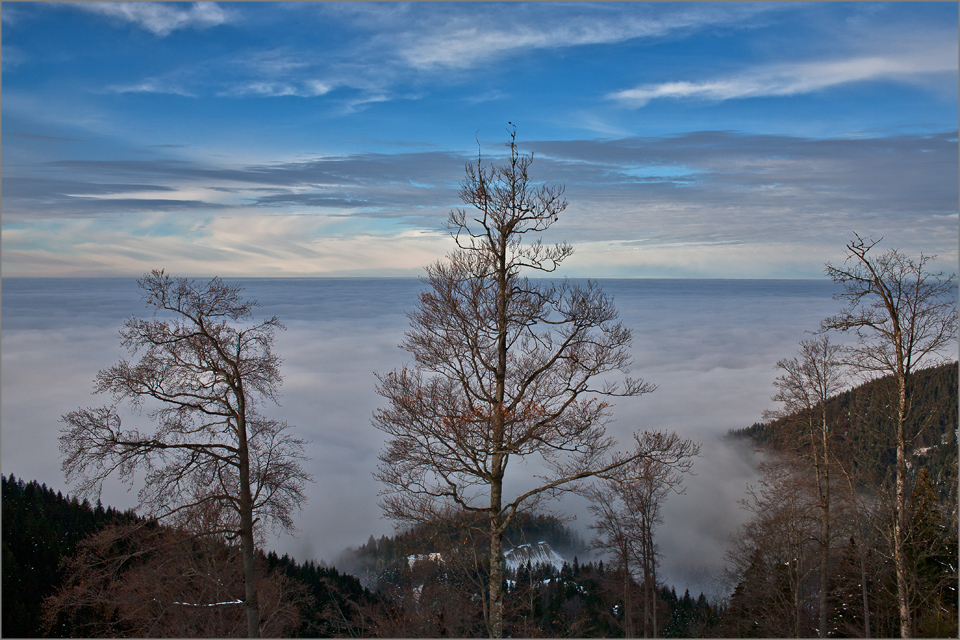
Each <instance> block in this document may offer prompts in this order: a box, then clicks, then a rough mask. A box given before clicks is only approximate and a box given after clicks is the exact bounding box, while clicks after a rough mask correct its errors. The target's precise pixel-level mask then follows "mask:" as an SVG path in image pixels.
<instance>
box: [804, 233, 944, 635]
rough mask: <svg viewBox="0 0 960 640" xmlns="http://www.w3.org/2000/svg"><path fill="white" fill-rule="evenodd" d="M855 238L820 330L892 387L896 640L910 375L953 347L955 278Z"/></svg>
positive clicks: (904, 614) (903, 609)
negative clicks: (846, 341) (847, 339)
mask: <svg viewBox="0 0 960 640" xmlns="http://www.w3.org/2000/svg"><path fill="white" fill-rule="evenodd" d="M854 235H855V240H853V241H851V242H849V243H847V245H846V248H847V259H846V261H845V262H844V264H843V266H840V267H835V266H833V265H831V264H829V263H828V264H827V275H828V276H830V277H831V278H832V279H833V280H834V281H835V282H837V283H840V284H842V285H843V292H842V293H839V294H837V297H838V298H839V299H841V300H846V301H847V306H846V307H845V308H844V309H843V310H842V311H841V312H840V313H839V314H837V315H835V316H831V317H829V318H827V319H825V320H824V321H823V322H822V323H821V328H822V329H823V330H830V329H833V330H839V331H853V332H854V333H855V334H856V336H857V342H856V344H854V345H851V346H849V347H847V348H845V350H844V351H845V356H846V360H847V361H848V363H849V364H850V365H851V366H853V367H855V368H856V369H857V370H859V371H861V372H863V373H864V374H866V375H868V376H882V375H891V376H892V377H893V380H894V385H895V387H896V398H895V401H894V402H893V403H892V407H891V409H892V413H893V416H892V417H893V419H894V425H895V426H894V429H895V432H896V433H895V442H896V449H897V463H896V487H895V493H896V495H895V504H894V506H895V512H894V518H893V559H894V565H895V567H896V574H897V601H898V607H899V613H900V634H901V637H903V638H909V637H911V636H912V635H913V625H912V623H911V619H910V594H909V576H908V569H907V561H906V557H905V546H904V545H905V541H906V539H907V534H908V531H907V529H908V527H909V510H908V508H907V503H908V500H909V498H910V487H909V486H908V477H907V449H908V447H910V446H912V442H913V439H914V437H915V436H916V434H915V433H910V432H909V428H908V427H909V424H910V420H911V418H912V412H913V404H912V391H913V375H914V371H915V370H916V369H917V368H918V367H919V366H920V364H921V363H924V364H925V365H926V366H929V365H931V364H933V362H931V360H937V359H942V358H943V356H945V354H946V352H947V350H948V349H949V348H950V347H952V346H953V345H954V344H955V341H956V339H957V292H956V287H955V282H956V276H955V275H945V274H944V273H942V272H940V273H931V272H929V271H928V270H927V264H928V263H929V262H930V260H932V259H933V258H934V257H935V256H925V255H923V254H922V253H921V254H920V257H919V258H917V259H914V258H911V257H909V256H907V255H905V254H903V253H901V252H900V251H898V250H897V249H890V250H888V251H886V252H885V253H882V254H880V255H876V254H871V253H870V252H871V250H872V249H873V248H874V247H875V246H876V245H877V243H878V242H879V241H874V240H872V239H864V238H861V237H860V236H859V235H856V234H854Z"/></svg>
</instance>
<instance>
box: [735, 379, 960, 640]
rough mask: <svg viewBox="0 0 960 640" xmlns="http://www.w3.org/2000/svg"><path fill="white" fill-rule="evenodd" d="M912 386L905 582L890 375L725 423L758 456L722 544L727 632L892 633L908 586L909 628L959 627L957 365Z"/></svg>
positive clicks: (943, 633) (932, 633)
mask: <svg viewBox="0 0 960 640" xmlns="http://www.w3.org/2000/svg"><path fill="white" fill-rule="evenodd" d="M911 382H912V385H911V387H910V389H909V401H910V402H911V403H912V404H911V412H910V414H909V415H910V416H911V419H910V420H909V421H908V423H907V425H906V433H908V434H909V443H908V444H909V446H908V447H907V448H906V451H905V453H906V455H907V459H906V470H907V479H906V480H907V482H906V489H907V493H906V499H905V500H904V509H905V512H904V516H903V532H904V534H903V542H902V543H901V544H902V547H901V549H902V551H901V553H902V559H903V561H904V564H905V566H906V571H905V575H904V578H903V580H902V582H901V579H900V576H898V575H897V571H896V568H895V564H894V558H895V543H894V540H893V537H892V535H891V526H890V523H891V522H893V521H894V520H895V515H894V514H895V513H896V500H897V496H896V485H895V476H896V472H895V468H894V467H895V463H896V455H897V454H896V443H895V441H894V434H895V429H894V427H893V419H894V416H895V415H896V411H895V410H891V407H896V406H897V404H896V396H895V385H894V381H893V380H892V379H891V378H890V377H885V378H880V379H877V380H873V381H871V382H868V383H866V384H862V385H860V386H857V387H856V388H853V389H850V390H848V391H845V392H843V393H840V394H838V395H836V396H834V397H831V398H829V399H828V400H827V401H826V402H818V403H816V406H813V407H812V408H810V409H807V410H804V411H800V412H794V413H792V414H789V415H782V416H780V417H779V418H778V419H776V420H772V421H769V422H766V423H758V424H754V425H753V426H752V427H749V428H747V429H743V430H739V431H734V432H731V435H732V436H733V437H738V438H748V439H750V440H751V441H752V442H753V443H755V444H756V445H758V446H759V447H760V448H761V450H762V451H765V452H766V454H767V455H766V457H765V461H764V462H763V463H762V464H761V465H760V472H761V477H760V480H759V481H758V482H757V484H756V485H754V486H751V487H749V488H748V495H747V497H746V498H745V499H744V501H743V504H744V508H746V509H747V510H748V511H749V512H750V513H751V516H752V517H751V519H750V521H749V522H747V523H746V524H745V525H743V526H742V527H741V528H740V530H739V531H738V533H737V536H736V538H735V540H734V546H733V548H732V549H731V550H730V552H729V553H728V561H729V579H730V584H731V586H732V587H733V593H732V595H731V597H730V601H729V604H728V607H727V610H726V612H725V615H724V619H723V622H722V625H721V626H722V630H721V632H722V633H723V634H724V635H728V636H738V637H776V636H785V635H792V636H797V637H803V636H818V635H819V636H821V637H827V636H836V637H891V636H898V635H899V633H900V629H901V622H902V619H903V615H902V609H901V608H900V600H898V594H901V593H906V594H907V598H906V607H907V611H908V615H909V620H911V621H912V624H913V626H914V629H915V633H916V635H917V636H918V637H956V636H957V579H958V576H957V560H958V539H957V464H958V462H957V453H958V449H957V402H958V400H957V363H952V364H948V365H944V366H939V367H935V368H930V369H926V370H921V371H918V372H917V373H916V375H915V377H914V378H913V379H912V381H911ZM823 625H826V626H825V627H824V626H823Z"/></svg>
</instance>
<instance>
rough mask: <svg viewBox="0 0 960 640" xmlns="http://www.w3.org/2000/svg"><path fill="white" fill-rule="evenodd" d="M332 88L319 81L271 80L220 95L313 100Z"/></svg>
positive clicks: (250, 83)
mask: <svg viewBox="0 0 960 640" xmlns="http://www.w3.org/2000/svg"><path fill="white" fill-rule="evenodd" d="M332 88H333V87H332V86H331V85H330V84H328V83H326V82H323V81H321V80H303V81H291V82H280V81H272V80H257V81H253V82H248V83H246V84H242V85H239V86H236V87H233V88H231V89H230V90H228V91H226V92H224V93H223V94H222V95H231V96H263V97H269V98H275V97H280V96H297V97H301V98H314V97H316V96H322V95H324V94H326V93H329V92H330V91H331V89H332Z"/></svg>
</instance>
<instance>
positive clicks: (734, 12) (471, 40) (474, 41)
mask: <svg viewBox="0 0 960 640" xmlns="http://www.w3.org/2000/svg"><path fill="white" fill-rule="evenodd" d="M622 9H623V8H622V7H617V6H616V5H613V6H607V5H599V6H586V7H585V6H583V5H576V6H574V7H570V8H567V7H563V6H562V5H561V6H558V5H556V4H550V5H549V6H548V7H541V6H537V4H536V3H534V4H533V5H529V6H522V7H513V6H507V7H504V8H503V9H502V12H490V11H484V12H483V13H482V14H478V15H466V16H465V15H462V14H460V15H456V16H449V17H446V16H443V17H444V18H445V19H440V20H433V21H431V23H430V24H429V26H427V27H426V28H425V29H424V28H423V27H422V25H417V27H416V28H413V27H412V26H411V28H410V29H409V30H406V31H404V30H401V32H400V33H399V34H398V35H397V37H396V41H397V47H398V53H399V56H400V58H401V59H402V60H404V61H405V62H406V63H407V64H408V65H410V66H411V67H413V68H415V69H419V70H426V71H435V70H444V69H466V68H470V67H474V66H477V65H480V64H484V63H487V62H489V61H491V60H494V59H497V58H501V57H504V56H510V55H516V54H520V53H523V52H529V51H531V50H541V49H543V50H545V49H562V48H568V47H578V46H585V45H596V44H615V43H620V42H624V41H627V40H632V39H635V38H660V37H664V36H668V35H672V34H678V33H683V32H689V31H694V30H697V29H702V28H705V27H715V26H720V25H737V26H738V27H739V28H744V27H746V26H747V22H746V21H747V20H748V19H749V18H750V17H751V16H753V15H756V14H759V13H765V12H767V11H769V10H770V9H769V8H768V7H764V6H763V5H739V6H732V7H731V6H729V5H728V6H724V7H683V8H681V9H680V10H676V9H672V8H671V9H668V10H666V11H660V10H659V8H654V9H652V10H643V9H645V8H640V9H641V10H639V11H638V7H637V5H631V6H630V7H629V10H628V11H623V10H622ZM504 14H506V15H504ZM504 25H508V26H504Z"/></svg>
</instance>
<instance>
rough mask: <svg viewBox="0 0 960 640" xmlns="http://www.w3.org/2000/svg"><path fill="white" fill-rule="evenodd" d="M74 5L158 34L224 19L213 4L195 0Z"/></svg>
mask: <svg viewBox="0 0 960 640" xmlns="http://www.w3.org/2000/svg"><path fill="white" fill-rule="evenodd" d="M73 6H75V7H76V8H78V9H82V10H84V11H89V12H91V13H97V14H100V15H103V16H108V17H110V18H114V19H119V20H123V21H125V22H129V23H131V24H134V25H136V26H138V27H140V28H141V29H145V30H147V31H149V32H151V33H153V34H155V35H158V36H161V37H162V36H167V35H169V34H171V33H173V32H174V31H176V30H178V29H205V28H209V27H215V26H217V25H220V24H223V23H225V22H226V21H227V16H226V14H225V13H224V11H223V9H221V8H220V7H219V6H218V5H217V4H216V3H213V2H195V3H194V4H193V5H191V6H190V8H189V9H183V8H180V7H179V6H176V5H173V4H167V3H164V2H78V3H76V4H75V5H73Z"/></svg>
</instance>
